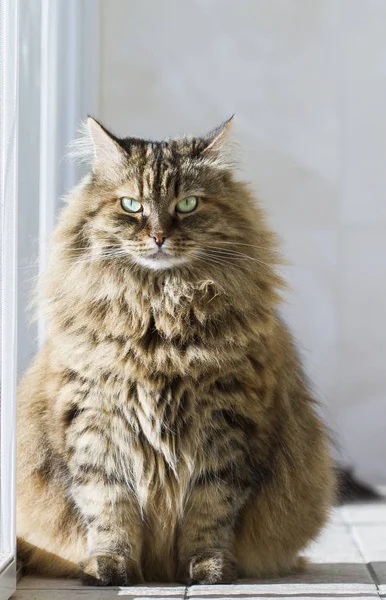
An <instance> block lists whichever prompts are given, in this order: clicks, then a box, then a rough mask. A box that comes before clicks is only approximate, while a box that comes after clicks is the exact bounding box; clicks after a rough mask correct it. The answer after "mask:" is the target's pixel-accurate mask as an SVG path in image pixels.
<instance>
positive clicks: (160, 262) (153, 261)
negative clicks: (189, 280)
mask: <svg viewBox="0 0 386 600" xmlns="http://www.w3.org/2000/svg"><path fill="white" fill-rule="evenodd" d="M187 260H188V257H187V256H175V254H173V253H171V252H169V251H168V250H165V249H163V248H159V249H158V250H155V251H154V252H150V253H149V254H146V255H144V256H141V255H139V256H137V257H136V259H135V262H136V263H137V264H139V265H141V266H142V267H146V268H147V269H151V270H153V271H161V270H164V269H171V268H173V267H177V266H179V265H182V264H185V263H186V262H187Z"/></svg>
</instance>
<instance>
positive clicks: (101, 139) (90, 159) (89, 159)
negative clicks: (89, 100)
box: [68, 117, 126, 168]
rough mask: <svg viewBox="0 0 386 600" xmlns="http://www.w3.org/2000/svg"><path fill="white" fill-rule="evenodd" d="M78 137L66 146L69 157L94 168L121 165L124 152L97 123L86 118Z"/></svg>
mask: <svg viewBox="0 0 386 600" xmlns="http://www.w3.org/2000/svg"><path fill="white" fill-rule="evenodd" d="M79 134H80V135H79V137H78V138H77V139H76V140H74V141H73V142H71V143H70V144H69V145H68V149H69V152H68V154H69V156H70V158H73V159H75V160H77V161H78V162H80V163H86V164H92V165H93V167H94V168H96V167H98V166H99V167H105V168H106V167H107V168H108V167H111V166H119V165H121V164H123V161H124V157H125V155H126V153H125V151H124V150H123V148H121V146H120V145H119V144H118V142H117V141H116V139H115V138H114V136H113V135H112V134H111V133H109V132H108V131H107V129H105V128H104V127H103V126H102V125H101V124H100V123H98V121H96V120H95V119H93V118H92V117H88V118H87V121H85V122H83V123H82V125H81V127H80V129H79Z"/></svg>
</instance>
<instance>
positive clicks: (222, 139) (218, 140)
mask: <svg viewBox="0 0 386 600" xmlns="http://www.w3.org/2000/svg"><path fill="white" fill-rule="evenodd" d="M234 116H235V115H234V114H233V115H232V116H231V117H229V119H227V120H226V121H224V122H223V123H221V125H220V126H219V127H216V129H213V130H212V131H211V132H210V133H208V135H206V136H205V137H204V142H205V143H206V146H205V148H204V154H220V153H221V151H222V150H223V148H224V146H225V144H226V142H227V138H228V134H229V131H230V129H231V125H232V122H233V119H234Z"/></svg>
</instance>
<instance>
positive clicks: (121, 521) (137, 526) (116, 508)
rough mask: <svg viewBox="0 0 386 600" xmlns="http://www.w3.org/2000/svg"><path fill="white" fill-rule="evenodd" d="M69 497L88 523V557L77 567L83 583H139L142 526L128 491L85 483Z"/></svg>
mask: <svg viewBox="0 0 386 600" xmlns="http://www.w3.org/2000/svg"><path fill="white" fill-rule="evenodd" d="M72 495H73V498H74V500H75V502H76V504H77V506H78V508H79V509H80V511H81V514H82V516H83V518H84V520H85V522H86V523H87V548H88V552H87V554H88V556H87V557H86V558H85V559H84V560H83V561H82V563H81V565H80V566H81V571H82V579H83V581H84V582H85V583H87V584H89V585H130V584H133V583H138V582H139V581H142V580H143V577H142V573H141V552H142V522H141V518H140V514H139V509H138V506H137V502H136V499H135V497H134V496H132V495H131V494H130V492H128V490H127V487H126V486H124V485H123V484H120V483H118V482H116V483H115V484H112V483H111V482H107V481H106V482H105V483H104V484H103V483H101V482H96V481H94V482H92V481H88V482H87V483H83V484H82V483H79V484H75V485H74V490H73V492H72Z"/></svg>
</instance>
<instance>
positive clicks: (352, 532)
mask: <svg viewBox="0 0 386 600" xmlns="http://www.w3.org/2000/svg"><path fill="white" fill-rule="evenodd" d="M341 514H342V520H343V524H344V525H345V527H346V530H347V532H348V533H349V535H350V537H351V539H352V541H353V542H354V544H355V546H356V548H357V550H358V552H359V554H360V555H361V557H362V560H363V564H364V565H365V566H366V569H367V571H368V573H369V575H370V577H371V579H372V582H373V584H374V587H375V589H376V592H377V594H378V596H379V598H382V595H381V590H380V586H379V580H378V578H377V575H376V573H375V571H374V568H373V566H372V564H371V562H367V559H366V556H365V553H364V550H363V546H362V542H361V539H360V537H359V535H358V532H357V531H356V529H355V524H354V523H352V522H351V521H350V520H348V519H347V518H346V516H345V514H344V511H342V513H341Z"/></svg>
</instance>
